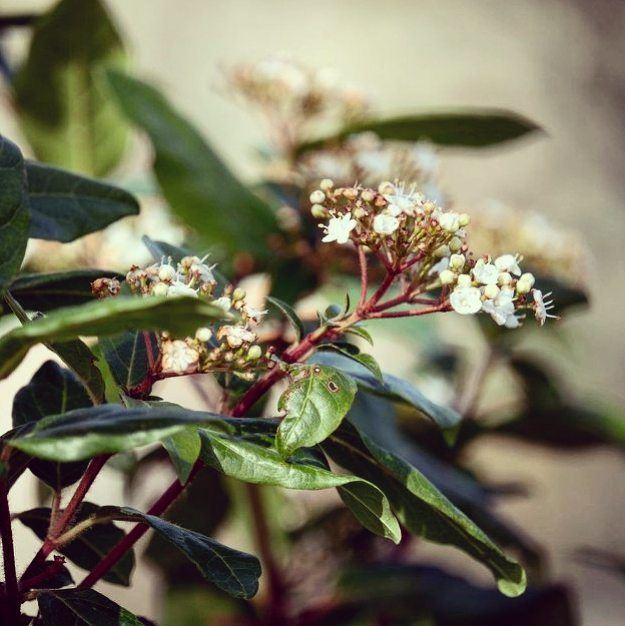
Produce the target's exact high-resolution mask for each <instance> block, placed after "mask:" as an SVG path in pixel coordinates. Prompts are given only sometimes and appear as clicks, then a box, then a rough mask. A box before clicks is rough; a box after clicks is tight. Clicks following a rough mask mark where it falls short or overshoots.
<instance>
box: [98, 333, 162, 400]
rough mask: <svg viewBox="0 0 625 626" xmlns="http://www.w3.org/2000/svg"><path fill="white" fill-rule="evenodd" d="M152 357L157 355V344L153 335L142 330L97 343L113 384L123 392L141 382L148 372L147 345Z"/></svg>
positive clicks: (103, 338) (107, 338) (104, 338)
mask: <svg viewBox="0 0 625 626" xmlns="http://www.w3.org/2000/svg"><path fill="white" fill-rule="evenodd" d="M146 342H149V345H150V346H151V348H152V356H153V357H154V358H156V356H157V355H158V342H157V339H156V335H155V334H154V333H149V332H147V331H143V330H135V331H129V332H126V333H122V334H120V335H114V336H112V337H102V339H100V341H99V345H100V348H101V349H102V355H103V356H104V358H105V359H106V362H107V363H108V365H109V367H110V369H111V373H112V374H113V378H114V379H115V382H116V383H117V384H118V385H120V386H121V387H122V389H124V390H126V391H127V390H129V389H132V388H133V387H136V386H137V385H138V384H140V383H141V382H143V381H144V380H145V378H146V376H147V375H148V372H149V370H150V357H149V354H148V348H147V346H148V343H146Z"/></svg>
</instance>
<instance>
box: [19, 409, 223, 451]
mask: <svg viewBox="0 0 625 626" xmlns="http://www.w3.org/2000/svg"><path fill="white" fill-rule="evenodd" d="M223 424H224V422H223V420H222V419H221V416H219V415H216V414H215V413H208V412H205V411H190V410H188V409H183V408H181V407H177V406H175V405H171V404H165V403H163V406H158V405H155V406H150V407H145V406H139V407H133V408H126V407H123V406H121V405H119V404H103V405H100V406H93V407H91V408H89V409H76V410H74V411H68V412H67V413H65V414H63V415H52V416H50V417H46V418H44V419H42V420H41V421H39V422H38V423H37V424H36V426H35V427H34V428H32V429H31V430H30V431H29V432H28V433H26V434H24V435H23V436H19V437H16V438H13V439H11V440H10V442H9V443H10V445H12V446H13V447H15V448H18V449H19V450H23V451H24V452H27V453H28V454H30V455H32V456H36V457H38V458H42V459H48V460H52V461H80V460H82V459H89V458H92V457H94V456H97V455H99V454H112V453H116V452H123V451H125V450H132V449H134V448H138V447H141V446H145V445H148V444H150V443H154V442H156V441H160V440H161V439H163V438H165V437H170V436H172V435H175V434H176V433H178V432H180V431H181V430H183V429H184V428H186V427H188V426H203V427H204V428H209V427H211V426H213V427H214V428H215V429H219V430H223V428H224V426H223Z"/></svg>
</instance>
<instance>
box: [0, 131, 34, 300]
mask: <svg viewBox="0 0 625 626" xmlns="http://www.w3.org/2000/svg"><path fill="white" fill-rule="evenodd" d="M28 223H29V210H28V200H27V197H26V177H25V174H24V159H23V157H22V153H21V152H20V149H19V148H18V147H17V146H16V145H15V144H14V143H12V142H11V141H9V140H8V139H7V138H6V137H3V136H2V135H0V296H2V294H3V292H4V290H5V289H6V287H7V285H8V284H9V282H10V281H11V279H12V278H13V276H14V275H15V274H17V272H18V270H19V269H20V265H21V264H22V259H23V258H24V253H25V252H26V242H27V241H28Z"/></svg>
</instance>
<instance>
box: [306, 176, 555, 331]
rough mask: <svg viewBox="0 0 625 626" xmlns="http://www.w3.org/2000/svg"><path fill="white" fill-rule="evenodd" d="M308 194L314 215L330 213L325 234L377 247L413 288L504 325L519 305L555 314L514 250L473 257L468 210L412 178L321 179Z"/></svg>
mask: <svg viewBox="0 0 625 626" xmlns="http://www.w3.org/2000/svg"><path fill="white" fill-rule="evenodd" d="M310 202H311V204H312V207H311V212H312V214H313V216H314V217H315V218H317V219H327V220H328V221H327V223H324V224H321V225H320V228H321V229H322V230H323V232H324V233H325V236H324V237H323V239H322V241H323V242H326V243H331V242H336V243H339V244H346V243H348V242H351V243H353V244H355V245H356V246H362V247H363V248H364V249H366V250H367V251H369V252H373V253H375V254H376V255H377V256H378V258H379V259H380V261H381V262H382V264H383V265H384V266H385V267H386V268H387V270H388V271H391V272H394V273H397V274H403V280H404V282H408V283H409V284H410V292H411V293H412V294H413V296H414V295H418V294H421V293H426V292H431V291H434V290H438V289H442V293H443V296H442V297H443V298H448V303H449V307H450V308H451V309H453V310H454V311H456V312H457V313H460V314H462V315H471V314H475V313H480V312H483V313H486V314H489V315H490V316H491V317H492V319H493V320H494V321H495V322H496V323H497V324H498V325H500V326H506V327H507V328H518V327H519V326H520V325H521V319H522V318H523V316H522V315H520V314H519V313H520V312H522V311H524V310H528V309H529V310H532V311H533V312H534V314H535V316H536V319H537V320H538V321H539V322H540V324H541V325H542V324H544V322H545V320H546V319H547V318H548V317H555V316H553V315H551V314H550V313H549V311H550V310H551V308H552V306H553V303H552V302H550V301H547V300H545V299H544V298H543V295H542V293H541V292H540V291H538V290H537V289H534V282H535V278H534V276H533V275H532V274H531V273H529V272H526V273H523V272H522V270H521V267H520V262H521V260H522V258H521V257H520V255H518V254H502V255H499V256H497V257H496V258H494V259H493V258H491V257H490V256H488V255H485V256H481V257H479V258H476V257H475V256H474V254H473V253H472V252H471V251H470V250H469V248H468V245H467V243H466V237H467V234H466V230H465V227H466V226H468V224H469V222H470V221H471V220H470V218H469V215H468V214H466V213H456V212H454V211H450V210H446V209H443V208H442V207H440V206H438V205H437V204H436V203H434V202H432V201H430V200H427V199H426V198H425V197H424V196H423V194H422V193H421V192H419V191H417V189H416V187H415V186H414V185H412V186H410V187H407V186H406V185H404V184H402V183H398V182H396V183H390V182H383V183H381V184H380V185H379V187H378V188H377V189H371V188H367V187H362V186H353V187H338V188H335V187H334V183H333V181H332V180H330V179H325V180H323V181H322V182H321V185H320V188H319V189H316V190H315V191H313V192H312V194H311V195H310ZM530 294H531V298H530Z"/></svg>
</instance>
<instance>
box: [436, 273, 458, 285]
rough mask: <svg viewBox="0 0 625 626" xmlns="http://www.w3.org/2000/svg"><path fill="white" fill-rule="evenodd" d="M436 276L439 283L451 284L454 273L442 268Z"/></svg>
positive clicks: (454, 277)
mask: <svg viewBox="0 0 625 626" xmlns="http://www.w3.org/2000/svg"><path fill="white" fill-rule="evenodd" d="M438 277H439V278H440V281H441V285H451V283H453V282H454V281H455V280H456V275H455V274H454V273H453V272H452V271H451V270H443V271H442V272H441V273H440V274H439V275H438Z"/></svg>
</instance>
